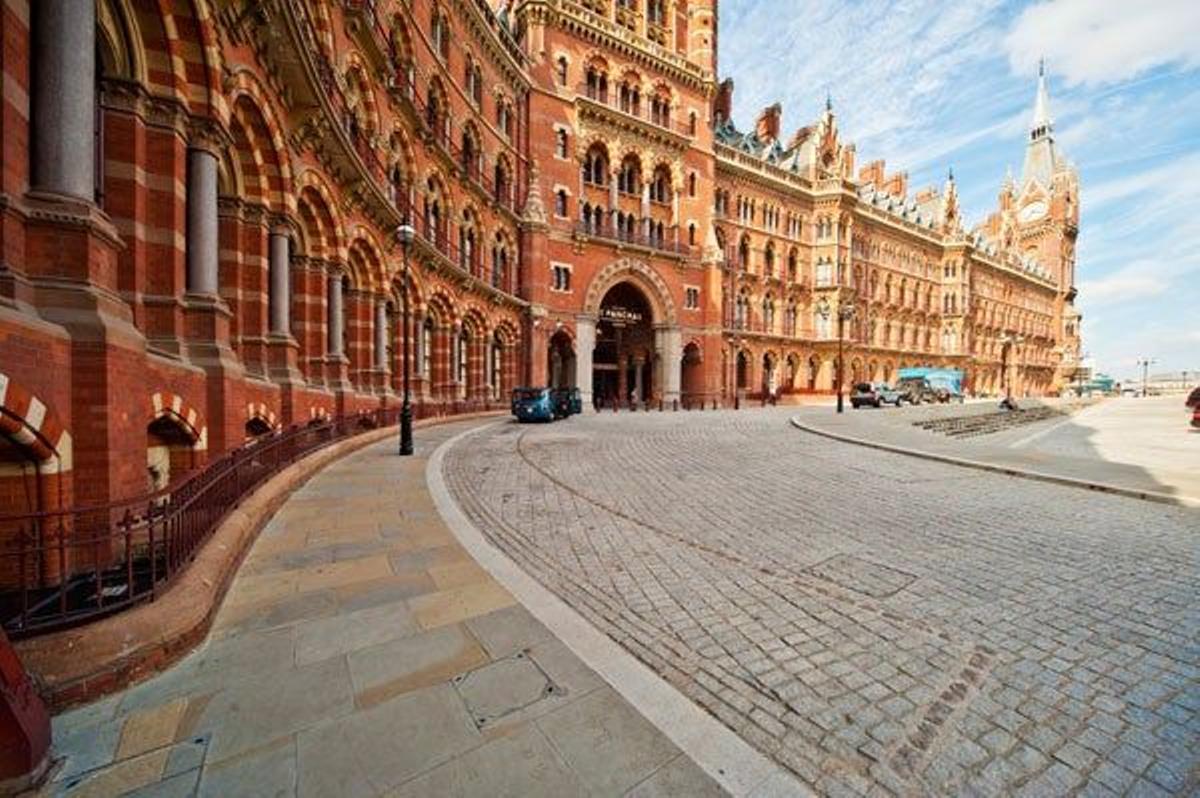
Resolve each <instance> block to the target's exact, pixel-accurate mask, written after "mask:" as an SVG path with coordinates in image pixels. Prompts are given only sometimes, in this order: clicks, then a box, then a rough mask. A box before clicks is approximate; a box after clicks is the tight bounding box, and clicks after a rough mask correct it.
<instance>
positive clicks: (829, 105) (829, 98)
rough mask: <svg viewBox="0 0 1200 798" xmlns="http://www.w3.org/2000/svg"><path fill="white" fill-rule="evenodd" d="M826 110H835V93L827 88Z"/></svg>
mask: <svg viewBox="0 0 1200 798" xmlns="http://www.w3.org/2000/svg"><path fill="white" fill-rule="evenodd" d="M825 110H826V111H830V112H832V111H833V95H832V94H830V92H829V90H828V89H826V90H825Z"/></svg>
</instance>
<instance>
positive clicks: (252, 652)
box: [42, 424, 725, 798]
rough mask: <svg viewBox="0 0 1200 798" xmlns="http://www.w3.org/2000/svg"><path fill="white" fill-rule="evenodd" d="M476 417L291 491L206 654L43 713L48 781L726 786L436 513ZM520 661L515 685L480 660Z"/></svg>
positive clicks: (256, 791) (495, 788) (258, 787)
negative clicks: (439, 456) (406, 453)
mask: <svg viewBox="0 0 1200 798" xmlns="http://www.w3.org/2000/svg"><path fill="white" fill-rule="evenodd" d="M470 426H471V425H470V424H453V425H446V426H444V427H435V428H430V429H427V430H418V434H417V444H418V451H417V456H415V457H412V458H407V459H403V460H402V459H401V458H399V457H397V456H396V455H395V442H394V440H388V441H385V442H383V443H380V444H377V445H374V446H371V447H368V448H366V449H364V450H362V451H361V452H359V453H356V454H354V455H352V456H350V457H347V458H346V459H344V460H341V461H338V462H336V463H334V464H333V465H331V466H329V467H328V468H326V469H325V470H324V471H322V472H321V473H320V474H318V475H317V476H316V477H314V478H313V479H312V480H311V481H310V482H309V483H308V484H307V485H305V486H304V487H303V488H302V489H300V490H299V491H297V492H296V493H295V494H294V495H293V496H292V497H291V499H290V500H289V501H288V502H287V503H286V504H284V505H283V507H282V508H281V509H280V510H279V512H278V513H277V514H276V516H275V517H274V518H273V519H272V520H271V521H270V522H269V523H268V525H267V526H266V528H264V530H263V531H262V533H261V536H260V537H259V539H258V540H257V541H256V542H255V544H254V546H253V548H252V549H251V550H250V552H249V554H248V556H247V559H246V561H245V563H244V565H243V567H242V569H241V571H240V572H239V575H238V577H237V578H236V579H235V581H234V582H233V584H232V586H231V587H230V591H229V593H228V596H227V600H226V601H225V603H224V605H223V606H222V607H221V609H220V611H219V613H218V615H217V617H216V620H215V622H214V626H213V629H212V632H211V634H210V636H209V639H208V640H207V642H206V643H205V644H204V645H203V646H202V647H201V648H200V649H198V650H197V651H195V652H194V653H192V654H191V655H189V656H188V657H187V658H185V659H184V660H182V661H181V662H179V663H178V664H177V665H176V666H174V667H172V668H171V669H169V670H168V671H166V672H164V673H162V674H160V675H158V676H156V677H155V678H153V679H150V680H149V681H146V682H144V683H142V684H139V685H137V686H135V687H132V688H130V689H128V690H126V691H124V692H122V693H118V694H116V695H113V696H111V697H109V698H106V699H104V700H102V701H99V702H96V703H94V704H91V705H88V706H84V707H81V708H78V709H75V710H72V711H69V712H67V713H64V714H61V715H59V716H57V717H56V718H55V719H54V755H55V756H56V757H58V759H59V765H58V767H57V770H56V771H55V773H54V776H53V781H52V782H51V783H50V784H48V785H46V787H45V788H44V789H43V791H42V794H45V795H56V796H57V795H64V796H67V795H69V796H93V795H94V796H114V795H144V796H149V795H156V796H175V795H179V796H185V795H186V796H192V795H202V796H222V798H228V797H229V796H259V795H261V796H339V797H340V796H358V795H362V796H376V795H413V796H416V795H439V796H440V795H453V796H513V798H517V797H518V796H532V795H555V796H560V795H561V796H566V795H595V796H609V795H611V796H618V795H623V794H625V793H626V792H629V791H631V790H632V791H634V793H633V794H639V795H658V794H664V793H662V790H663V789H669V788H670V787H671V785H682V786H681V788H686V789H687V790H689V791H691V792H690V793H689V794H694V795H698V796H702V795H721V794H725V793H724V792H723V790H721V788H720V787H719V786H718V785H717V784H716V783H715V782H714V781H713V780H712V779H711V778H709V777H708V776H707V775H706V774H705V773H704V772H703V771H702V770H700V769H699V768H698V767H696V765H695V764H694V763H692V762H691V760H689V759H688V758H687V757H686V755H684V754H682V753H681V752H680V750H679V749H678V748H677V747H676V746H675V745H674V744H673V743H671V742H670V741H669V740H668V739H667V738H666V737H665V736H664V735H663V734H661V733H660V732H658V731H657V730H656V729H654V728H653V727H652V726H650V725H649V724H648V723H647V722H646V721H645V720H644V719H643V718H642V717H641V715H639V714H638V712H637V711H636V710H635V709H634V708H633V707H631V706H630V705H629V704H628V703H627V702H625V700H624V699H622V698H621V697H620V696H619V695H618V694H617V693H616V692H615V691H614V690H613V688H611V687H610V686H608V685H607V684H606V683H604V682H603V681H602V680H601V679H600V678H599V677H597V676H596V674H595V673H593V672H592V671H591V670H590V669H589V668H588V667H587V666H586V665H584V664H583V663H582V662H581V661H580V660H579V659H578V658H577V657H576V656H575V655H574V654H572V653H571V652H570V651H569V650H568V649H567V648H566V646H564V645H563V644H562V643H560V642H559V641H558V640H557V639H556V638H554V636H553V635H551V634H550V633H549V631H548V630H547V629H546V628H545V627H543V626H542V625H541V624H540V623H538V622H537V621H536V620H535V619H534V618H533V617H532V616H531V615H530V614H529V613H528V612H527V611H526V610H525V609H524V608H523V607H521V606H520V605H518V604H517V603H516V602H515V601H514V600H513V598H512V596H511V595H509V594H508V593H507V591H505V590H504V589H503V588H501V587H500V586H499V585H498V584H496V583H495V582H494V581H493V580H492V579H491V577H490V576H488V574H487V573H486V572H485V571H483V570H482V569H481V568H479V566H477V565H476V564H475V563H474V562H473V560H472V559H471V558H470V556H469V555H467V553H466V552H465V551H464V550H463V549H462V548H461V546H459V544H458V543H457V542H456V540H455V539H454V537H453V536H452V535H451V534H450V532H449V531H448V530H447V529H446V528H445V526H444V525H443V523H442V521H441V520H440V517H439V516H438V514H437V512H436V510H435V509H434V507H433V504H432V502H431V500H430V497H429V495H428V492H427V490H426V487H425V484H424V469H425V463H426V459H427V457H428V455H429V453H430V452H431V451H432V450H433V449H434V448H435V447H436V446H437V445H439V444H440V443H441V442H442V441H445V440H447V439H448V438H450V437H451V436H452V435H454V434H457V433H458V432H460V431H462V430H464V429H467V428H469V427H470ZM518 661H519V662H521V663H524V664H525V667H526V670H525V671H522V672H521V675H522V678H523V679H524V681H520V682H513V680H512V679H511V678H510V677H511V675H512V672H510V671H503V670H501V671H494V670H493V669H496V668H501V669H503V668H508V667H510V665H511V663H513V662H518ZM494 674H498V675H499V676H500V677H502V678H495V676H494ZM542 684H552V685H554V688H555V689H554V690H552V691H549V692H546V693H545V694H543V691H541V689H540V685H542ZM464 685H469V687H464ZM517 686H521V687H522V689H521V690H517V689H515V688H516V687H517ZM472 709H474V710H475V711H476V712H477V713H479V712H482V713H483V715H484V716H485V717H486V722H485V723H482V724H480V723H479V722H477V721H478V720H479V718H478V717H476V716H475V715H473V714H472ZM605 739H607V740H609V741H610V742H609V743H608V746H607V748H604V749H596V748H594V746H593V743H594V742H595V741H596V740H605ZM620 741H626V742H625V743H621V742H620ZM609 771H611V774H610V775H605V774H606V773H607V772H609ZM612 774H615V775H612ZM655 790H658V792H655ZM676 794H678V793H676Z"/></svg>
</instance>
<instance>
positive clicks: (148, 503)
mask: <svg viewBox="0 0 1200 798" xmlns="http://www.w3.org/2000/svg"><path fill="white" fill-rule="evenodd" d="M465 409H466V408H464V410H465ZM398 421H399V408H394V407H393V408H378V409H376V410H373V411H367V412H363V413H359V414H356V415H350V416H342V417H338V418H335V419H325V420H317V421H314V422H312V423H310V424H308V425H305V426H294V427H290V428H288V429H286V430H280V431H277V432H274V433H271V434H268V435H264V436H262V437H260V438H256V439H254V440H252V441H249V442H247V443H246V444H245V445H243V446H241V447H239V448H237V449H234V450H232V451H230V452H228V453H226V454H225V455H223V456H222V457H220V458H219V459H217V460H215V461H214V462H212V463H210V464H208V465H207V466H206V467H204V468H203V469H202V470H199V471H196V472H194V473H192V474H190V475H188V476H187V477H185V478H184V479H183V480H181V481H180V482H178V483H177V484H175V485H172V486H169V487H167V488H165V489H163V490H160V491H157V492H154V493H150V494H146V495H142V496H139V497H136V498H130V499H123V500H120V501H115V502H111V503H108V504H103V505H97V506H91V507H72V508H68V509H63V510H51V511H43V512H33V513H21V514H11V515H0V623H2V624H3V626H4V629H5V631H6V632H7V633H8V634H9V636H10V637H13V638H20V637H28V636H31V635H35V634H42V633H45V632H49V631H53V630H55V629H61V628H64V627H68V626H73V625H77V624H80V623H84V622H86V621H91V620H94V619H96V618H98V617H101V616H104V615H109V614H111V613H114V612H118V611H120V610H123V609H126V608H128V607H131V606H133V605H136V604H139V603H141V602H143V601H150V600H153V599H154V598H155V597H156V596H157V595H158V594H159V593H160V592H162V591H163V590H165V589H166V588H167V587H168V586H169V585H170V584H171V582H172V581H173V580H174V579H175V578H176V577H177V576H179V574H180V573H181V572H182V571H183V570H185V569H186V568H187V566H188V564H190V563H191V562H192V560H193V559H194V558H195V556H196V553H197V552H198V551H199V549H200V547H201V546H202V545H203V544H204V542H205V541H206V540H208V538H209V537H210V536H211V535H212V533H213V531H214V530H215V529H216V528H217V527H218V526H219V525H220V524H221V522H222V521H223V520H224V519H225V517H226V516H227V515H228V514H229V512H230V511H231V510H233V509H234V508H235V507H237V506H238V505H239V504H240V503H241V501H242V500H243V499H244V498H245V497H246V496H248V495H249V494H250V493H251V492H252V491H254V489H255V488H257V487H258V486H259V485H261V484H262V483H263V482H264V481H266V480H267V479H268V478H270V477H271V476H273V475H275V474H277V473H278V472H279V471H281V470H282V469H284V468H286V467H287V466H288V465H290V464H292V463H294V462H296V461H297V460H299V459H300V458H301V457H303V456H305V455H307V454H309V453H310V452H313V451H315V450H317V449H320V448H322V447H324V446H327V445H329V444H330V443H333V442H335V441H339V440H343V439H346V438H349V437H351V436H354V435H356V434H359V433H361V432H365V431H367V430H370V429H376V428H379V427H384V426H391V425H394V424H397V423H398Z"/></svg>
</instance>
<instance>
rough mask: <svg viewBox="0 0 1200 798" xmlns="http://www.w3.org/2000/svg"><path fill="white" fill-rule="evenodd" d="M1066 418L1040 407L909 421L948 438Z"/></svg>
mask: <svg viewBox="0 0 1200 798" xmlns="http://www.w3.org/2000/svg"><path fill="white" fill-rule="evenodd" d="M1067 415H1070V411H1069V410H1067V409H1063V408H1057V407H1046V406H1040V407H1031V408H1028V409H1018V410H997V411H994V412H990V413H982V414H977V415H970V416H957V417H954V418H938V419H932V420H928V421H916V422H913V426H914V427H918V428H920V429H923V430H926V431H928V432H937V433H940V434H942V435H947V436H949V437H951V438H975V437H979V436H981V435H991V434H993V433H996V432H1002V431H1004V430H1007V429H1012V428H1013V427H1020V426H1024V425H1026V424H1036V423H1037V422H1039V421H1047V420H1049V419H1052V418H1058V417H1061V416H1067Z"/></svg>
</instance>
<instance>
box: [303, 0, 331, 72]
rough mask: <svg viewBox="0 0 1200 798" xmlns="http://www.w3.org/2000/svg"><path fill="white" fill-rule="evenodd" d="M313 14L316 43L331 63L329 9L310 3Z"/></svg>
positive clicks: (322, 5)
mask: <svg viewBox="0 0 1200 798" xmlns="http://www.w3.org/2000/svg"><path fill="white" fill-rule="evenodd" d="M309 8H311V9H312V12H313V28H314V29H315V30H316V34H317V42H318V43H319V44H320V45H321V49H322V50H323V51H324V52H323V53H322V55H324V56H325V57H326V58H327V59H329V60H330V61H331V62H332V61H333V22H332V21H330V19H329V9H327V8H326V7H325V4H324V3H311V4H309Z"/></svg>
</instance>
